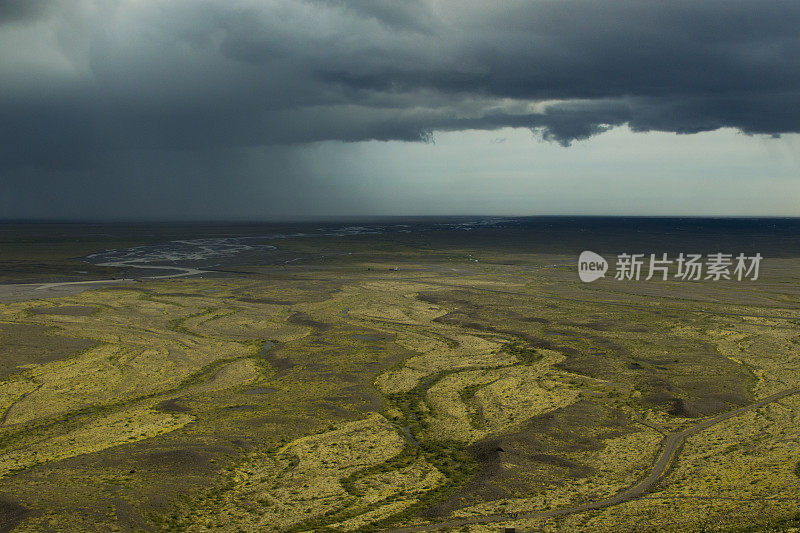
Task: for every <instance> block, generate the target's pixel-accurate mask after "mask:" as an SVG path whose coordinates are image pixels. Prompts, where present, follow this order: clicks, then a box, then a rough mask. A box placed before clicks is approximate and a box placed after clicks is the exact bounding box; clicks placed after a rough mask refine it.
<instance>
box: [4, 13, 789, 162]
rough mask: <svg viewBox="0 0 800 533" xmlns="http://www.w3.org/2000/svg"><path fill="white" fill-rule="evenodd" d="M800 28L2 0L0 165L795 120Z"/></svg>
mask: <svg viewBox="0 0 800 533" xmlns="http://www.w3.org/2000/svg"><path fill="white" fill-rule="evenodd" d="M798 23H800V3H798V2H797V1H796V0H777V1H769V2H764V1H763V0H725V1H722V0H702V1H698V0H691V1H687V0H674V1H670V2H661V1H620V0H604V1H602V2H597V1H594V0H557V1H554V0H536V1H522V0H517V1H513V2H484V1H482V0H481V1H466V0H409V1H405V2H398V1H392V0H355V1H345V0H269V1H262V0H258V1H256V0H216V1H215V0H120V1H101V0H50V1H48V0H5V1H4V2H2V3H0V171H2V172H3V173H4V175H6V176H7V175H8V174H7V173H9V172H13V171H19V170H20V169H27V170H26V171H29V170H30V169H31V168H38V169H43V171H56V170H65V171H71V170H79V169H86V168H92V167H93V166H97V165H98V164H99V163H98V161H102V162H104V163H103V164H106V163H107V160H108V158H109V157H112V156H113V154H115V153H119V154H122V153H125V154H127V155H125V157H124V158H123V159H125V160H130V154H131V153H141V154H148V153H149V154H157V153H160V152H165V153H166V152H175V151H188V152H190V153H191V152H201V151H202V152H207V151H214V152H219V151H224V150H234V151H235V150H241V149H248V148H250V147H264V146H276V145H295V144H305V143H313V142H317V141H328V140H333V141H345V142H350V141H367V140H386V141H388V140H400V141H430V140H431V139H433V138H435V132H445V131H461V130H494V129H499V128H505V127H515V128H529V129H531V130H532V131H534V132H536V133H537V135H538V136H539V137H540V138H542V139H545V140H547V141H554V142H557V143H560V144H562V145H564V146H568V145H570V144H571V143H572V142H573V141H575V140H577V139H586V138H589V137H591V136H594V135H597V134H601V133H603V132H605V131H607V130H609V129H611V128H613V127H616V126H621V125H628V126H629V127H630V129H631V130H633V131H637V132H638V131H642V132H644V131H665V132H676V133H685V134H691V133H697V132H703V131H711V130H716V129H719V128H735V129H737V130H740V131H742V132H745V133H748V134H768V135H780V134H782V133H789V132H798V131H800V83H798V82H800V61H797V57H798V56H800V32H798V31H797V28H798ZM109 154H111V155H109ZM143 157H149V156H143ZM153 157H157V156H153ZM225 157H230V154H228V155H226V156H225Z"/></svg>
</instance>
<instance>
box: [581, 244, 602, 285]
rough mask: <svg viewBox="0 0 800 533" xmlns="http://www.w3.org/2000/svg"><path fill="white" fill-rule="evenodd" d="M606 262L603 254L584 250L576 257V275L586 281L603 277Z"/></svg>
mask: <svg viewBox="0 0 800 533" xmlns="http://www.w3.org/2000/svg"><path fill="white" fill-rule="evenodd" d="M607 270H608V262H607V261H606V260H605V259H603V256H601V255H598V254H596V253H594V252H590V251H588V250H586V251H585V252H581V255H580V257H578V276H580V278H581V281H584V282H586V283H589V282H592V281H594V280H596V279H599V278H602V277H605V275H606V271H607Z"/></svg>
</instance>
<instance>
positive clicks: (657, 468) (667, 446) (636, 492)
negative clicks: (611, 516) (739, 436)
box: [384, 387, 800, 533]
mask: <svg viewBox="0 0 800 533" xmlns="http://www.w3.org/2000/svg"><path fill="white" fill-rule="evenodd" d="M798 393H800V387H795V388H792V389H787V390H784V391H782V392H778V393H776V394H773V395H771V396H767V397H766V398H763V399H761V400H759V401H757V402H755V403H752V404H750V405H746V406H744V407H740V408H738V409H733V410H731V411H726V412H724V413H722V414H720V415H717V416H715V417H713V418H709V419H707V420H704V421H702V422H699V423H697V424H695V425H694V426H691V427H689V428H686V429H683V430H680V431H674V432H672V433H669V434H668V435H667V436H666V437H664V439H663V440H662V441H661V448H660V451H659V454H658V456H657V457H656V460H655V462H654V463H653V466H652V468H651V469H650V472H649V473H648V474H647V475H646V476H645V477H643V478H642V479H640V480H639V481H637V482H636V483H635V484H633V485H631V486H630V487H628V488H627V489H625V490H623V491H622V492H618V493H617V494H614V495H613V496H609V497H608V498H603V499H602V500H595V501H589V502H586V503H582V504H580V505H576V506H574V507H564V508H562V509H551V510H549V511H542V512H539V513H528V514H517V515H516V516H511V515H507V514H504V515H501V514H495V515H486V516H478V517H473V518H459V519H455V520H447V521H444V522H437V523H434V524H426V525H421V526H413V527H403V528H397V529H390V530H384V531H386V532H387V533H411V532H414V531H436V530H440V529H445V528H454V527H462V526H466V525H470V524H489V523H493V522H509V521H512V520H519V519H526V518H552V517H556V516H563V515H568V514H574V513H581V512H584V511H591V510H593V509H602V508H604V507H611V506H613V505H618V504H620V503H623V502H626V501H629V500H634V499H636V498H641V497H642V496H644V494H646V493H647V492H648V491H649V490H650V489H651V488H653V486H654V485H655V484H656V483H657V482H658V481H659V480H660V479H661V478H662V477H663V476H664V474H665V473H666V471H667V469H668V468H669V466H670V465H671V464H672V462H673V461H674V460H675V458H676V457H677V455H678V454H679V453H680V450H681V448H682V447H683V444H684V442H685V441H686V438H687V437H691V436H692V435H696V434H698V433H700V432H701V431H703V430H705V429H708V428H710V427H711V426H713V425H715V424H719V423H720V422H723V421H725V420H728V419H730V418H733V417H735V416H739V415H741V414H744V413H747V412H749V411H753V410H754V409H758V408H760V407H764V406H765V405H767V404H770V403H772V402H775V401H777V400H780V399H783V398H786V397H787V396H791V395H793V394H798Z"/></svg>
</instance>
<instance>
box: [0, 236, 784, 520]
mask: <svg viewBox="0 0 800 533" xmlns="http://www.w3.org/2000/svg"><path fill="white" fill-rule="evenodd" d="M576 224H577V223H576ZM580 224H582V222H581V223H580ZM82 231H86V230H82ZM174 231H175V232H177V231H178V230H174ZM196 231H197V232H198V233H199V234H202V232H203V231H206V229H203V230H196ZM248 231H251V230H249V229H248ZM252 231H255V230H252ZM576 231H577V230H576V229H575V228H574V227H567V228H558V227H556V228H547V229H543V230H534V229H531V228H529V227H526V228H522V229H520V228H516V229H514V228H510V229H509V228H484V229H480V228H478V229H473V230H472V231H463V230H458V229H449V230H447V231H437V232H433V231H431V232H420V233H413V232H412V233H396V234H392V235H386V234H364V235H352V236H343V237H342V236H338V237H325V238H323V237H313V236H312V237H307V236H303V237H294V238H288V239H284V240H282V241H281V242H280V243H278V247H279V248H280V249H281V250H284V251H292V252H293V253H296V255H297V258H298V260H286V261H280V262H258V261H250V262H244V263H243V262H241V261H239V262H238V263H236V264H233V263H230V262H229V264H227V265H223V266H224V267H225V268H222V267H220V268H218V269H217V270H216V271H215V272H212V273H207V274H204V275H202V276H193V277H183V278H175V279H162V280H147V279H140V280H139V281H136V282H126V283H117V284H113V283H112V284H108V285H97V286H91V285H85V286H83V285H82V286H72V287H73V288H74V290H73V291H72V292H71V293H69V294H63V295H59V294H55V295H53V294H48V295H47V296H48V297H40V295H41V294H42V293H37V292H36V285H35V284H36V283H39V282H43V281H54V280H55V279H56V278H57V276H56V278H53V279H51V278H50V277H47V276H53V275H54V274H52V272H57V270H58V268H61V267H62V266H63V265H64V264H69V265H70V267H69V273H68V275H66V276H65V277H63V278H60V279H61V280H70V281H76V280H80V279H89V278H92V279H102V278H103V277H104V276H105V275H108V277H109V278H114V277H117V276H118V275H120V274H119V271H118V270H113V269H111V270H109V269H103V267H97V266H89V267H88V268H83V269H81V268H80V265H81V263H78V262H76V261H74V260H72V258H73V257H77V256H79V255H85V254H87V253H89V252H92V251H99V250H100V249H103V248H106V247H109V248H110V247H112V245H117V246H122V245H126V246H127V245H133V244H138V243H140V242H142V239H143V238H142V237H141V236H138V235H137V236H134V237H126V238H124V239H123V238H117V241H113V239H110V238H109V239H108V240H106V241H103V242H96V240H95V241H92V242H90V243H78V244H76V245H74V247H73V248H72V249H70V247H69V246H68V245H67V244H63V243H62V244H60V245H59V246H60V247H55V248H48V247H47V246H46V241H41V240H42V239H44V237H42V236H41V235H39V236H38V237H36V238H37V239H39V241H37V242H40V245H37V247H36V249H37V250H41V249H46V250H56V252H52V251H51V252H47V253H45V252H37V253H38V254H39V255H37V256H36V262H37V266H36V268H33V267H30V264H32V263H31V262H30V261H29V262H28V263H25V264H24V265H23V259H18V260H17V261H19V263H18V266H20V265H21V266H20V268H22V270H25V268H29V267H30V268H32V269H33V270H35V272H33V271H26V272H24V273H23V274H20V273H18V272H17V273H14V272H10V271H9V272H5V273H4V275H3V276H4V281H24V282H28V283H33V284H34V285H32V286H31V288H30V290H27V289H26V290H24V291H22V292H20V291H21V289H19V290H17V292H13V295H15V296H14V297H9V298H7V299H6V302H5V303H2V304H0V357H2V359H0V380H2V381H0V413H2V415H0V416H2V419H1V425H0V498H2V499H1V500H0V529H2V528H5V529H11V528H14V531H48V530H51V531H165V530H169V531H296V532H299V531H381V530H388V531H426V530H442V531H470V532H484V531H485V532H489V531H491V532H495V531H498V530H499V528H501V527H516V528H518V530H537V531H539V530H543V531H687V530H697V531H699V530H706V531H741V530H752V531H771V530H775V531H783V530H788V529H789V528H792V527H797V526H799V525H800V429H798V428H800V357H799V356H800V350H799V349H798V348H799V347H800V344H799V343H800V330H798V321H800V284H798V281H800V258H798V257H795V256H794V255H796V254H792V253H791V250H798V249H800V247H798V246H797V245H798V243H800V237H798V235H796V234H793V233H789V234H782V235H779V236H777V237H776V236H775V235H773V234H770V233H769V231H768V230H767V234H766V237H763V236H759V235H758V234H757V233H753V232H751V233H747V234H746V235H745V236H744V237H743V236H742V231H741V228H734V229H732V230H724V228H723V229H720V228H715V227H714V228H711V229H708V228H706V229H704V230H703V231H702V232H697V231H694V232H693V233H692V232H688V230H686V231H685V232H684V233H680V232H679V233H678V234H676V235H672V234H669V235H666V236H664V234H661V233H660V234H658V235H657V236H654V235H655V232H654V231H652V228H649V227H647V226H646V225H645V232H644V233H642V232H640V231H635V230H633V229H629V228H623V229H620V230H619V232H618V233H614V232H612V231H611V230H609V229H608V228H605V229H603V228H601V229H599V230H597V232H596V233H593V234H591V235H588V234H587V235H585V236H582V237H581V238H580V239H577V238H575V237H570V239H572V240H565V238H564V235H566V234H569V235H574V234H575V233H576ZM648 231H650V233H648ZM687 232H688V233H687ZM37 235H38V234H37ZM170 235H172V233H170ZM149 238H150V239H153V237H149ZM112 241H113V242H112ZM41 242H44V244H41ZM10 246H11V249H13V250H14V253H15V254H16V257H18V258H23V257H24V254H25V244H24V242H22V240H21V239H16V240H14V242H13V243H11V245H10ZM682 247H687V248H693V249H686V250H685V251H687V252H691V251H694V249H697V250H704V251H705V250H706V249H707V250H708V251H709V252H711V251H726V252H733V253H736V252H739V251H743V252H755V251H760V252H761V253H762V254H763V255H765V260H764V262H763V263H762V265H761V273H760V277H759V279H758V280H757V281H748V280H744V281H725V280H721V281H703V282H686V281H675V280H670V281H657V280H650V281H645V280H640V281H619V280H614V279H609V278H607V279H601V280H598V281H596V282H594V283H591V284H584V283H581V282H580V281H579V280H578V277H577V271H576V259H577V252H579V251H580V250H581V249H583V248H587V249H595V250H596V251H598V252H601V253H602V252H607V256H608V257H611V256H612V253H616V252H619V251H637V252H638V251H646V252H654V253H660V252H673V251H676V250H678V249H682ZM712 247H715V248H724V249H723V250H718V249H712ZM576 251H577V252H576ZM73 252H74V253H73ZM48 254H49V255H48ZM31 261H32V260H31ZM15 264H16V263H15ZM26 265H27V266H26ZM76 265H77V266H76ZM23 267H24V268H23ZM43 272H44V273H47V276H46V277H44V278H43V277H42V276H43V274H42V273H43ZM81 276H83V277H81ZM7 292H8V291H7ZM8 294H12V293H11V292H8Z"/></svg>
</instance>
